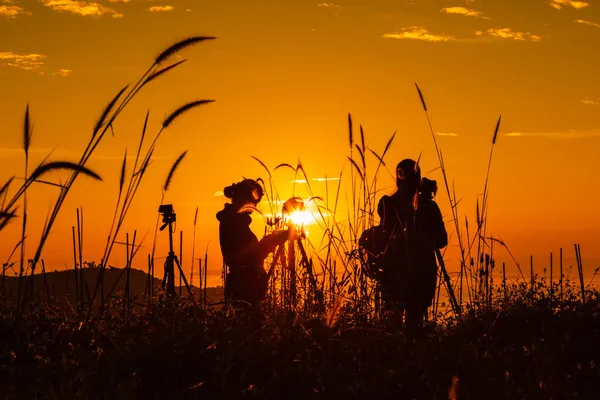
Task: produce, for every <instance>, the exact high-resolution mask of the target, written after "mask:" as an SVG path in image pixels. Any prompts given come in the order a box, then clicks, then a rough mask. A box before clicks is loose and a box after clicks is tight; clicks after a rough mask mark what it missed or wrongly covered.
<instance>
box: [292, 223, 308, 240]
mask: <svg viewBox="0 0 600 400" xmlns="http://www.w3.org/2000/svg"><path fill="white" fill-rule="evenodd" d="M288 237H289V240H298V239H304V238H306V233H305V232H304V229H298V227H297V226H296V225H291V226H290V227H289V228H288Z"/></svg>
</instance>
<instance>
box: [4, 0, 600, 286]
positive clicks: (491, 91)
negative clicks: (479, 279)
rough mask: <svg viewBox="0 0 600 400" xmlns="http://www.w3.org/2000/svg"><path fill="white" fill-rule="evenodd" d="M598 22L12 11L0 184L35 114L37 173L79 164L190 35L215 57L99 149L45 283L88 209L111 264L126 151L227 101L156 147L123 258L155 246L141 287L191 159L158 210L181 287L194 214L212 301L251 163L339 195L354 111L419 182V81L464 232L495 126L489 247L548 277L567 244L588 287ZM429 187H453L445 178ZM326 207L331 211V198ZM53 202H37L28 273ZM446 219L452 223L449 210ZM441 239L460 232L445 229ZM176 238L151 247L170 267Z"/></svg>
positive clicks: (593, 231)
mask: <svg viewBox="0 0 600 400" xmlns="http://www.w3.org/2000/svg"><path fill="white" fill-rule="evenodd" d="M598 7H600V3H598V2H597V1H592V0H588V1H586V2H584V1H571V0H531V1H519V2H517V1H500V0H495V1H494V0H491V1H484V0H471V1H462V0H457V1H454V2H452V1H438V0H432V1H424V0H412V1H411V0H406V1H391V0H388V1H383V0H369V1H364V0H363V1H358V0H339V1H337V2H335V3H328V2H327V3H319V2H318V1H317V2H315V1H305V0H286V1H275V0H255V1H246V0H243V1H242V0H239V1H232V0H219V1H201V0H196V1H191V0H187V1H186V0H161V1H145V0H131V1H129V0H127V1H125V0H118V1H115V0H113V1H101V2H99V3H92V2H86V1H76V0H40V1H37V0H35V1H34V0H21V1H19V0H0V93H1V96H0V119H1V121H2V130H1V136H0V162H1V163H2V165H3V168H2V169H1V170H0V181H1V182H4V181H5V180H6V179H8V178H9V177H10V176H13V175H17V176H22V174H23V153H22V150H21V143H22V133H21V130H22V127H21V125H22V119H23V114H24V110H25V106H26V105H27V104H28V103H29V104H30V106H31V112H32V117H33V121H34V124H35V131H34V133H33V141H32V163H36V162H39V161H40V160H41V159H42V158H43V157H44V156H45V155H46V154H47V152H48V151H49V150H51V149H55V148H56V150H55V152H54V153H53V154H54V155H53V158H54V159H68V160H73V161H75V160H76V159H77V158H78V155H79V154H80V153H81V151H82V149H83V147H84V146H85V144H86V143H87V141H88V139H89V136H90V135H91V131H92V127H93V125H94V123H95V122H96V120H97V118H98V116H99V114H100V112H101V110H102V109H103V107H104V106H105V105H106V103H107V102H108V101H109V100H110V99H111V98H112V97H113V96H114V94H115V93H116V92H117V91H118V90H119V89H120V88H121V87H122V86H123V85H124V84H126V83H130V82H134V81H136V80H137V78H138V77H139V76H140V74H141V73H142V72H143V71H144V70H145V69H146V68H147V67H148V66H149V65H150V64H151V62H152V60H153V57H154V56H156V54H158V52H160V51H161V50H162V49H164V48H165V47H166V46H168V45H170V44H171V43H173V42H175V41H177V40H179V39H181V38H184V37H187V36H191V35H211V36H217V37H218V40H216V41H212V42H207V43H202V44H199V45H198V46H196V47H193V48H191V49H187V50H185V51H184V52H182V53H181V56H182V57H185V58H188V59H189V61H188V62H187V63H186V64H184V65H182V66H181V67H179V68H178V69H177V70H175V71H173V72H172V73H171V74H170V75H169V76H165V77H164V78H162V79H160V80H158V81H157V82H155V83H153V84H152V86H149V87H147V88H145V89H144V90H143V92H142V93H141V95H140V96H139V97H138V98H137V99H136V100H135V101H134V102H133V104H132V105H131V107H130V108H129V109H128V110H127V111H126V112H125V113H124V114H123V115H122V117H121V118H120V120H119V121H118V122H117V123H116V124H115V136H114V137H112V136H110V135H109V136H107V137H106V138H105V140H104V142H103V143H102V144H101V146H100V147H99V149H98V150H97V153H96V155H95V156H94V157H93V158H92V159H91V161H90V163H89V165H88V166H89V167H90V168H92V169H94V170H95V171H97V172H98V173H99V174H100V175H101V176H102V177H103V179H104V181H103V182H102V183H100V182H94V181H91V180H89V179H86V178H80V179H79V180H78V181H77V182H76V184H75V186H74V188H73V190H72V191H71V193H70V194H69V197H68V199H67V201H66V203H65V205H64V208H63V210H62V212H61V215H60V216H59V219H58V220H57V224H56V226H55V229H54V231H53V234H52V236H51V238H50V240H49V242H48V244H47V246H46V250H45V252H44V259H45V260H46V265H50V266H51V268H56V269H61V268H64V266H65V265H67V266H69V267H71V265H72V249H71V245H70V243H71V231H70V230H71V226H72V225H73V224H74V223H75V209H76V208H77V207H78V206H83V207H84V209H85V217H86V221H85V222H86V225H85V234H84V235H85V248H84V257H85V258H86V259H88V260H96V261H97V260H98V259H99V258H100V256H101V253H102V249H103V247H104V242H105V240H106V235H107V233H108V229H109V223H110V218H111V217H112V211H113V209H114V204H115V202H116V195H117V188H118V179H119V170H120V165H121V160H122V157H123V153H124V151H125V149H126V148H129V149H130V152H133V151H134V146H135V144H136V143H137V140H138V138H139V133H140V130H141V126H142V124H143V119H144V115H145V111H146V110H147V109H150V113H151V118H150V123H151V127H152V132H155V131H156V129H158V127H159V126H160V123H161V122H162V120H163V119H164V117H165V116H166V115H167V114H168V113H169V112H170V111H172V110H174V109H175V108H176V107H178V106H179V105H181V104H184V103H186V102H188V101H191V100H195V99H205V98H206V99H216V100H217V101H216V102H215V103H213V104H210V105H207V106H205V107H202V108H199V109H196V110H193V111H190V112H189V113H188V114H186V115H184V116H183V117H182V118H181V119H180V120H178V121H177V122H176V123H175V124H174V125H173V126H172V128H170V129H169V130H168V132H167V133H166V134H165V135H164V136H163V137H162V139H161V141H160V142H159V145H158V151H157V152H156V153H155V160H154V162H153V164H152V166H151V169H150V171H149V174H148V176H147V178H146V180H145V182H144V183H143V185H142V187H141V189H140V191H139V193H138V195H137V198H136V201H135V203H134V208H133V209H132V210H131V213H130V214H129V216H128V219H127V223H126V226H125V227H124V230H123V231H122V235H121V236H122V237H121V240H124V235H125V232H130V233H132V232H133V230H134V229H137V230H138V237H143V236H144V235H146V234H147V235H148V236H147V238H146V241H145V243H144V246H145V247H144V250H143V251H142V253H144V254H141V255H140V256H139V258H138V259H137V261H138V263H136V264H137V265H139V267H140V268H142V267H143V266H144V264H145V257H146V253H147V251H148V250H149V248H150V246H151V241H152V233H153V229H154V223H155V218H156V215H157V213H156V210H157V208H158V204H159V202H160V197H161V185H162V183H163V182H164V179H165V177H166V174H167V172H168V169H169V167H170V165H171V164H172V162H173V161H174V160H175V159H176V158H177V156H178V155H179V154H180V153H181V152H182V151H184V150H189V152H188V155H187V157H186V159H185V160H184V161H183V163H182V164H181V166H180V168H179V170H178V171H177V174H176V175H175V178H174V181H173V184H172V188H171V189H170V190H169V192H168V193H167V195H166V198H165V202H169V203H173V204H174V205H175V209H176V212H177V215H178V224H177V228H178V230H179V229H182V230H183V231H184V257H183V263H184V268H185V269H186V270H188V269H189V265H190V259H191V237H192V222H193V217H194V211H195V208H196V207H197V206H198V207H199V222H198V233H197V249H196V251H197V253H198V252H201V253H203V252H204V249H205V248H206V246H207V244H208V249H209V257H210V264H211V269H210V272H209V275H211V277H212V278H211V282H210V283H212V284H216V283H217V282H218V281H219V274H220V264H221V258H220V253H219V247H218V237H217V230H218V225H217V221H216V219H215V213H216V212H217V211H218V210H219V209H220V208H221V207H222V204H223V198H222V197H218V196H215V192H217V191H220V190H222V189H223V187H224V186H226V185H228V184H231V183H232V182H234V181H237V180H239V179H241V177H242V175H243V176H246V177H258V176H262V177H265V173H264V171H263V170H262V168H261V167H260V165H258V163H257V162H256V161H254V160H253V159H252V158H251V157H250V156H256V157H258V158H260V159H261V160H263V161H264V162H265V163H266V164H267V165H269V166H270V167H271V168H273V167H274V166H275V165H277V164H279V163H283V162H286V163H290V164H295V163H296V161H297V160H298V159H300V160H301V161H302V163H303V165H304V166H305V168H306V170H307V172H308V174H309V176H310V177H315V178H316V177H323V176H326V175H327V176H338V175H339V173H340V171H341V169H342V168H345V170H346V171H349V168H350V167H349V163H348V162H347V159H346V156H347V155H348V138H347V121H346V118H347V113H348V112H351V113H352V115H353V117H354V120H355V124H356V126H358V124H359V123H361V124H363V126H364V128H365V132H366V138H367V144H368V146H369V147H371V148H372V149H374V150H376V151H378V152H380V151H381V150H382V149H383V147H384V146H385V143H386V141H387V140H388V138H389V137H390V135H391V134H392V133H393V132H394V131H395V130H397V131H398V135H397V137H396V141H395V143H394V145H393V147H392V149H391V150H390V152H389V154H388V156H387V158H386V160H387V161H388V162H390V164H391V165H394V164H395V163H396V162H397V161H399V160H400V159H402V158H404V157H415V158H416V157H418V155H419V152H421V151H422V152H423V155H422V159H421V165H422V169H423V171H424V172H427V171H430V170H433V169H434V168H436V167H437V160H436V157H435V150H434V147H433V141H432V138H431V134H430V133H429V130H428V126H427V121H426V119H425V115H424V114H423V111H422V108H421V105H420V102H419V99H418V96H417V93H416V90H415V88H414V83H413V82H418V83H419V85H420V86H421V88H422V90H423V93H424V95H425V99H426V101H427V105H428V108H429V110H430V114H431V117H432V122H433V127H434V129H435V131H436V132H438V133H439V134H440V135H438V137H437V139H438V141H439V145H440V146H441V148H442V150H443V152H444V158H445V162H446V167H447V169H448V173H449V175H450V178H451V179H452V180H453V181H454V182H455V187H456V192H457V195H458V197H459V198H463V201H462V202H461V218H464V217H462V216H463V215H464V214H467V216H468V218H469V219H470V220H471V221H474V219H475V215H474V214H475V212H474V208H475V207H474V205H475V200H476V198H477V196H480V195H481V194H482V191H483V183H484V179H485V168H486V165H487V159H488V155H489V147H490V144H491V137H492V133H493V129H494V126H495V123H496V120H497V118H498V116H499V115H500V114H502V117H503V122H502V125H501V129H500V134H499V137H498V142H497V147H496V149H495V155H494V161H493V166H492V173H491V177H490V179H491V186H490V196H491V197H490V200H489V206H490V209H489V223H488V231H489V233H493V234H494V235H499V236H501V237H502V238H503V239H504V240H505V241H506V242H507V244H508V245H509V246H510V247H511V249H512V250H513V252H514V253H515V254H516V255H517V257H518V258H519V260H520V261H521V262H522V263H523V264H526V263H527V262H528V256H529V255H530V254H533V255H534V257H535V259H536V260H539V261H537V262H536V265H537V266H539V267H540V268H541V267H542V265H543V264H544V263H545V262H546V259H547V257H548V253H549V252H550V251H553V252H555V253H557V252H558V248H559V247H561V246H562V247H564V248H565V251H566V252H567V254H568V256H569V257H571V254H572V253H573V250H572V248H573V243H576V242H577V243H581V248H582V254H583V259H584V266H585V267H586V269H587V270H588V271H592V270H593V268H594V267H595V266H596V265H597V264H598V263H599V262H600V251H599V250H597V249H596V245H597V240H596V238H597V237H598V234H599V233H600V228H599V227H598V225H599V223H600V211H599V209H598V208H597V207H596V199H597V198H598V196H599V195H600V186H599V185H598V179H597V177H596V173H597V171H598V167H597V164H596V163H595V161H596V159H597V156H596V154H597V152H598V144H599V143H600V142H599V141H600V120H599V117H598V115H599V113H598V111H599V107H600V78H599V76H598V74H597V65H598V64H599V62H600V54H599V53H598V51H597V43H598V40H599V39H600V12H599V11H598ZM374 161H375V160H374V158H372V157H371V158H370V162H371V163H372V164H373V163H374ZM381 176H382V179H381V183H380V184H379V186H380V187H384V186H388V187H389V190H388V192H389V191H391V185H392V181H391V179H389V176H388V175H387V173H384V174H382V175H381ZM429 176H431V177H433V178H435V179H438V182H439V183H440V184H441V175H440V173H439V171H435V172H432V173H430V174H429ZM274 177H275V180H276V183H277V186H278V188H279V191H280V193H281V195H282V197H285V196H288V195H291V193H292V184H291V183H290V182H291V181H292V180H293V179H294V177H293V174H290V172H289V171H287V170H281V171H277V172H275V173H274ZM54 179H55V181H58V180H59V179H60V176H56V177H55V178H54ZM62 179H64V177H63V178H62ZM300 190H301V189H300ZM314 190H315V192H316V194H317V195H321V196H324V195H325V193H324V184H322V183H318V182H315V184H314ZM319 190H320V191H321V192H319ZM57 194H58V191H57V190H56V189H55V188H51V187H36V188H35V189H33V190H32V191H31V192H30V193H29V207H30V215H29V218H30V223H29V226H30V230H29V238H30V239H29V241H28V242H27V243H28V244H27V250H28V254H29V253H32V252H33V251H34V249H35V245H36V244H37V241H38V240H39V234H40V231H41V227H42V225H43V222H44V219H45V217H46V213H47V210H48V209H49V207H50V204H51V202H52V201H53V200H54V199H55V198H56V195H57ZM300 194H301V195H305V193H300ZM438 203H439V204H440V206H441V208H442V212H443V213H444V214H445V215H446V217H447V220H448V221H449V220H450V218H448V217H449V215H450V209H449V206H448V200H447V198H446V196H445V195H444V193H443V191H440V194H439V195H438ZM344 216H345V214H344V213H341V215H340V216H339V219H340V220H343V219H344V218H345V217H344ZM255 219H259V217H258V216H255ZM461 222H462V221H461ZM473 225H474V223H473ZM259 226H260V224H259V223H257V224H256V229H255V231H256V233H257V234H259V235H260V227H259ZM447 228H448V231H449V232H451V231H452V230H453V226H452V223H451V222H448V224H447ZM19 229H20V224H19V223H18V222H17V223H13V224H12V225H11V226H10V227H9V228H7V229H5V230H4V231H2V232H1V235H2V240H1V241H0V258H2V259H4V258H5V257H8V253H10V250H11V249H12V247H14V245H15V244H16V242H17V241H18V236H19ZM165 235H166V234H164V233H163V234H161V235H159V255H164V254H161V252H162V253H164V251H165V247H166V246H165V245H166V241H167V238H166V236H165ZM209 242H210V243H209ZM455 245H456V243H455V241H453V242H452V243H451V246H452V248H454V247H455ZM124 252H125V251H124V249H119V248H118V249H117V250H116V252H115V253H114V255H113V257H112V258H111V260H112V263H114V264H117V265H118V264H119V263H120V262H121V261H122V260H123V258H124ZM449 254H452V253H449ZM32 255H33V254H30V255H29V256H30V257H31V256H32ZM454 257H455V256H452V257H449V264H450V265H451V268H455V267H456V265H457V263H456V262H455V258H454ZM499 257H500V258H503V257H505V255H504V254H499ZM542 260H543V261H542ZM568 262H569V263H572V261H570V260H569V261H568ZM159 269H160V268H159ZM588 276H590V277H591V272H590V273H588Z"/></svg>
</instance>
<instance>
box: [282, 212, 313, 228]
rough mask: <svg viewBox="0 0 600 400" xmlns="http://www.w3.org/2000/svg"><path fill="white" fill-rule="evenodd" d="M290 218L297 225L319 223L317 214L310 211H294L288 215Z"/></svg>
mask: <svg viewBox="0 0 600 400" xmlns="http://www.w3.org/2000/svg"><path fill="white" fill-rule="evenodd" d="M287 218H288V220H289V221H290V222H291V223H293V224H294V225H297V226H305V227H306V226H309V225H314V224H316V223H317V221H316V219H315V216H314V215H313V214H312V213H311V212H308V211H294V212H293V213H291V214H290V215H289V216H288V217H287Z"/></svg>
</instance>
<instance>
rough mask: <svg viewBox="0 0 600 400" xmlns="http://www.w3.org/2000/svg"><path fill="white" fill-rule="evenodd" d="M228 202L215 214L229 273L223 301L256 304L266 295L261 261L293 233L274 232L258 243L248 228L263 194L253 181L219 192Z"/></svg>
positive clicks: (267, 278) (236, 184) (222, 251)
mask: <svg viewBox="0 0 600 400" xmlns="http://www.w3.org/2000/svg"><path fill="white" fill-rule="evenodd" d="M223 193H224V195H225V197H227V198H229V199H231V200H232V201H231V203H227V204H225V207H224V208H223V210H221V211H219V212H218V213H217V219H218V220H219V240H220V244H221V253H222V255H223V261H224V262H225V264H226V265H227V267H228V269H229V272H228V273H227V276H226V279H225V300H226V301H245V302H248V303H251V304H257V303H259V302H260V301H262V300H264V298H265V296H266V293H267V285H268V281H269V276H268V274H267V273H266V272H265V270H264V268H263V262H264V260H265V258H266V257H267V256H268V255H269V253H271V252H272V251H273V250H275V248H276V247H277V246H278V245H280V244H283V243H285V242H286V241H287V240H288V239H291V237H290V235H293V233H291V232H288V230H282V231H278V232H275V233H272V234H269V235H266V236H265V237H263V238H262V239H261V240H260V241H259V240H258V238H257V237H256V235H255V234H254V233H253V232H252V230H251V229H250V223H251V222H252V218H251V216H250V215H251V213H252V211H253V210H254V209H255V208H256V205H257V204H258V203H259V202H260V200H261V198H262V196H263V194H264V191H263V188H262V186H261V185H260V184H259V183H258V182H257V181H255V180H254V179H244V180H243V181H241V182H238V183H234V184H232V185H231V186H227V187H226V188H225V189H224V191H223Z"/></svg>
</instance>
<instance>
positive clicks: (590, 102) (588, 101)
mask: <svg viewBox="0 0 600 400" xmlns="http://www.w3.org/2000/svg"><path fill="white" fill-rule="evenodd" d="M581 102H582V103H583V104H585V105H586V106H595V105H597V104H600V99H598V100H592V99H590V98H589V97H586V98H585V99H583V100H581Z"/></svg>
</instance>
